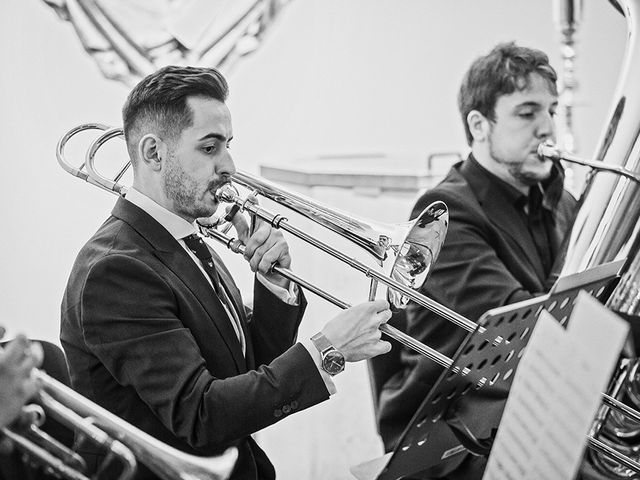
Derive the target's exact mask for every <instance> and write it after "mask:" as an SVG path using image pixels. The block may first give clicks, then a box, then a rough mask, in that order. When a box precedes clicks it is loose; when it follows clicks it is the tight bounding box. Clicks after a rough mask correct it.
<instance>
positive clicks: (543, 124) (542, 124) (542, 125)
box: [536, 113, 556, 139]
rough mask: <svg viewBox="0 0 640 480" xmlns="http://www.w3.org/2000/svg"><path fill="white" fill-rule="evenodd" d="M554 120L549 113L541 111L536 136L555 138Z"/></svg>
mask: <svg viewBox="0 0 640 480" xmlns="http://www.w3.org/2000/svg"><path fill="white" fill-rule="evenodd" d="M555 134H556V122H555V120H554V118H553V115H551V113H543V114H541V115H540V119H539V121H538V125H537V130H536V135H537V136H538V138H551V139H553V138H555Z"/></svg>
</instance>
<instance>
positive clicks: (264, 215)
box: [235, 198, 484, 332]
mask: <svg viewBox="0 0 640 480" xmlns="http://www.w3.org/2000/svg"><path fill="white" fill-rule="evenodd" d="M235 201H236V202H243V203H244V201H243V200H242V199H241V198H236V199H235ZM242 206H243V207H244V208H245V210H247V211H249V212H250V213H252V214H254V215H256V216H258V217H260V218H261V219H263V220H265V221H268V222H271V217H272V214H271V213H269V212H268V211H266V210H265V209H264V208H261V207H259V206H256V205H255V204H246V203H244V205H242ZM286 220H287V219H286V218H284V217H282V219H281V220H280V221H279V222H278V224H277V225H276V224H273V226H274V227H276V228H282V229H283V230H286V231H287V232H289V233H291V234H293V235H295V236H297V237H298V238H300V239H302V240H304V241H305V242H307V243H309V244H311V245H313V246H314V247H316V248H319V249H320V250H323V251H324V252H326V253H328V254H330V255H332V256H334V257H335V258H337V259H338V260H341V261H342V262H344V263H346V264H348V265H350V266H351V267H353V268H355V269H357V270H359V271H360V272H361V273H364V274H365V275H366V276H368V277H370V278H375V279H376V280H378V281H380V282H382V283H384V284H385V285H387V286H388V287H391V288H393V289H394V290H398V291H399V292H401V293H403V294H404V295H406V296H407V297H409V298H410V299H411V300H413V301H414V302H416V303H418V304H419V305H422V306H423V307H425V308H427V309H429V310H431V311H432V312H435V313H437V314H438V315H440V316H442V317H443V318H445V319H447V320H449V321H450V322H452V323H454V324H455V325H457V326H459V327H461V328H464V329H465V330H466V331H468V332H473V331H475V330H476V328H478V324H476V323H475V322H472V321H471V320H469V319H468V318H465V317H463V316H462V315H460V314H459V313H456V312H454V311H453V310H450V309H448V308H447V307H445V306H444V305H440V304H439V303H437V302H435V301H434V300H432V299H430V298H429V297H426V296H425V295H422V294H420V293H418V292H416V291H415V290H413V289H411V288H409V287H407V286H405V285H402V284H401V283H399V282H396V281H395V280H393V279H392V278H389V277H387V276H385V275H383V274H381V273H379V272H376V271H375V270H371V269H370V268H369V267H368V266H366V265H364V264H363V263H361V262H359V261H357V260H355V259H353V258H351V257H348V256H347V255H345V254H344V253H342V252H340V251H338V250H336V249H334V248H333V247H331V246H330V245H327V244H325V243H322V242H320V241H319V240H317V239H315V238H313V237H311V236H310V235H308V234H306V233H305V232H303V231H302V230H300V229H298V228H296V227H294V226H293V225H291V224H289V222H287V221H286ZM480 329H481V331H482V330H484V329H483V328H482V327H480Z"/></svg>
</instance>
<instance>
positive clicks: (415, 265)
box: [387, 202, 449, 308]
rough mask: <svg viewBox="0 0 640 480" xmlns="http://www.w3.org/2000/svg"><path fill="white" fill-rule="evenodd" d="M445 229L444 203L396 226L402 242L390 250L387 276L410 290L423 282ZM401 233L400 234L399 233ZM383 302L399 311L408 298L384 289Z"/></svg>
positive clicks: (440, 244) (446, 215) (427, 275)
mask: <svg viewBox="0 0 640 480" xmlns="http://www.w3.org/2000/svg"><path fill="white" fill-rule="evenodd" d="M448 226H449V211H448V209H447V206H446V205H445V204H444V202H434V203H432V204H431V205H429V206H428V207H427V208H425V209H424V210H423V211H422V213H420V215H419V216H418V217H417V218H416V219H415V220H413V221H411V222H408V223H406V224H403V225H400V227H401V228H400V231H402V232H404V233H403V234H404V240H402V242H401V243H400V242H399V245H400V247H399V248H396V247H394V248H393V251H394V253H395V261H394V262H393V265H392V267H391V272H390V274H389V275H390V276H391V277H392V278H393V279H394V280H396V281H397V282H400V283H402V284H403V285H405V286H406V287H409V288H412V289H414V290H416V289H419V288H420V287H422V285H423V284H424V283H425V282H426V281H427V278H428V277H429V273H431V266H432V265H433V264H434V263H435V261H436V259H437V258H438V255H439V254H440V249H441V248H442V243H443V242H444V238H445V235H446V234H447V227H448ZM403 229H404V230H403ZM387 300H388V301H389V304H391V305H392V306H393V307H395V308H403V307H404V306H406V304H407V303H408V302H409V297H407V296H406V295H403V294H402V292H399V291H398V290H394V289H392V288H387Z"/></svg>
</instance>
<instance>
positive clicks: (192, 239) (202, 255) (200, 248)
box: [182, 233, 246, 353]
mask: <svg viewBox="0 0 640 480" xmlns="http://www.w3.org/2000/svg"><path fill="white" fill-rule="evenodd" d="M182 240H184V243H185V245H186V246H187V248H188V249H189V250H191V251H192V252H193V254H194V255H195V256H196V257H197V258H198V260H200V263H201V264H202V267H203V268H204V271H205V272H207V275H208V276H209V278H210V279H211V283H212V284H213V289H214V290H215V291H216V293H217V294H218V298H219V299H220V301H221V302H222V305H223V306H224V307H225V310H227V313H228V314H229V316H230V317H231V321H232V323H233V325H234V330H235V331H236V335H237V336H238V340H239V341H240V345H241V347H242V353H245V352H246V344H245V338H244V333H243V331H242V326H241V324H240V319H239V317H238V313H237V312H236V310H235V307H234V306H233V303H232V302H231V299H230V298H229V296H228V295H227V292H226V291H225V289H224V287H223V286H222V284H221V283H220V277H219V276H218V272H217V271H216V267H215V265H214V263H213V257H212V256H211V252H210V251H209V249H208V248H207V245H206V244H205V243H204V240H202V237H201V236H200V235H198V234H196V233H192V234H191V235H187V236H186V237H183V239H182Z"/></svg>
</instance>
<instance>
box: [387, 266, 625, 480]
mask: <svg viewBox="0 0 640 480" xmlns="http://www.w3.org/2000/svg"><path fill="white" fill-rule="evenodd" d="M622 264H623V262H622V261H618V262H611V263H608V264H605V265H601V266H598V267H595V268H593V269H590V270H587V271H585V272H582V273H579V274H576V275H571V276H567V277H564V278H561V279H560V280H559V281H558V282H557V283H556V285H554V288H553V289H552V290H551V292H550V293H549V294H547V295H543V296H540V297H536V298H533V299H530V300H525V301H523V302H518V303H515V304H512V305H507V306H505V307H500V308H495V309H492V310H489V311H488V312H486V313H485V314H484V315H483V316H482V317H481V318H480V320H479V321H478V328H476V330H475V331H474V332H471V333H470V334H469V335H467V337H466V338H465V340H464V341H463V342H462V344H461V345H460V348H459V349H458V351H457V352H456V354H455V356H454V357H453V359H452V360H453V363H452V365H451V367H449V368H448V369H447V370H446V371H443V373H442V375H440V378H439V379H438V381H437V382H436V383H435V384H434V386H433V388H432V389H431V391H430V392H429V393H428V395H427V397H426V398H425V399H424V401H423V402H422V405H421V406H420V408H419V409H418V411H417V412H416V414H415V415H414V417H413V419H412V420H411V422H410V423H409V425H408V426H407V428H406V429H405V431H404V433H403V434H402V437H401V438H400V441H399V442H398V445H397V446H396V448H395V450H394V452H393V455H392V456H391V458H390V460H389V462H388V463H387V465H386V466H385V467H384V469H383V470H382V472H381V473H380V474H379V475H378V477H377V478H378V480H392V479H393V480H395V479H400V478H402V477H404V476H407V475H425V476H434V477H437V476H441V475H445V474H447V473H449V472H451V471H453V470H455V468H457V467H458V466H459V465H460V464H461V463H462V461H463V460H464V459H465V458H466V456H467V454H468V453H469V452H470V451H472V450H473V451H475V452H476V454H477V455H488V453H489V451H490V449H491V443H492V441H493V438H494V437H495V433H496V432H497V429H498V425H499V423H500V418H501V417H502V411H503V409H504V406H505V402H506V400H507V397H508V395H509V389H510V388H511V382H512V381H513V377H514V374H515V372H516V369H517V367H518V363H519V361H520V358H521V357H522V354H523V352H524V347H526V345H527V342H528V341H529V337H530V333H531V330H532V329H533V327H534V326H535V324H536V321H537V319H538V315H539V314H540V312H541V311H542V310H543V309H544V310H547V311H548V312H549V313H551V314H552V315H553V316H554V317H555V318H556V320H558V321H559V322H560V323H561V324H562V325H563V326H566V324H567V322H568V319H569V316H570V315H571V312H572V310H573V306H574V304H575V301H576V297H577V295H578V292H580V291H581V290H585V291H586V292H588V293H589V294H590V295H593V296H594V297H595V298H596V299H598V300H599V301H600V302H604V301H606V299H607V298H608V297H609V295H610V294H611V292H612V291H613V288H614V287H615V285H616V284H617V281H618V272H619V271H620V268H621V267H622ZM480 327H482V328H480ZM452 426H453V427H454V428H452ZM467 429H468V430H467ZM465 432H466V434H465Z"/></svg>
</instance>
